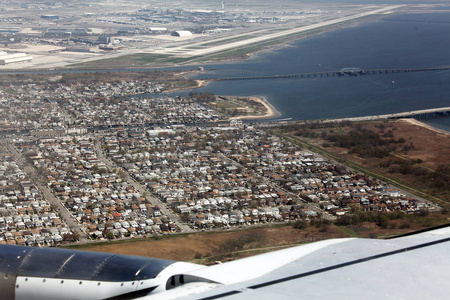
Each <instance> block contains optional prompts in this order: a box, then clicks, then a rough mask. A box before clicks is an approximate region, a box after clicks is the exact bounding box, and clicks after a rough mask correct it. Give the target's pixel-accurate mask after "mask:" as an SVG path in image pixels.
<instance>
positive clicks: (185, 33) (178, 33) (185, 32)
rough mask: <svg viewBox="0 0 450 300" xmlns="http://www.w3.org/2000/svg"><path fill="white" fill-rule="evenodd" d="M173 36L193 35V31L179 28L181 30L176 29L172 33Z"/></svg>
mask: <svg viewBox="0 0 450 300" xmlns="http://www.w3.org/2000/svg"><path fill="white" fill-rule="evenodd" d="M172 36H179V37H188V36H192V32H190V31H187V30H179V31H175V32H174V33H172Z"/></svg>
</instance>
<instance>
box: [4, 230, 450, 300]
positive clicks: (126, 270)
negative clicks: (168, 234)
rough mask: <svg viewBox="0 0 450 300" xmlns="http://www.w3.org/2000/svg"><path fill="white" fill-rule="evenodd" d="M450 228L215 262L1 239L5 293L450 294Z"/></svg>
mask: <svg viewBox="0 0 450 300" xmlns="http://www.w3.org/2000/svg"><path fill="white" fill-rule="evenodd" d="M449 242H450V229H449V228H443V229H437V230H433V231H429V232H424V233H420V234H417V235H412V236H406V237H401V238H397V239H391V240H378V239H334V240H325V241H320V242H316V243H311V244H306V245H303V246H297V247H293V248H289V249H284V250H279V251H274V252H271V253H266V254H262V255H258V256H254V257H249V258H245V259H241V260H236V261H232V262H228V263H223V264H217V265H214V266H210V267H205V266H200V265H195V264H189V263H181V262H174V261H166V260H159V259H150V258H143V257H133V256H126V255H114V254H106V253H96V252H85V251H74V250H63V249H55V248H28V247H19V246H5V245H2V246H0V294H1V295H2V297H1V299H5V300H8V299H141V300H144V299H145V300H148V299H165V300H168V299H258V300H262V299H271V300H273V299H293V298H301V299H361V298H363V299H423V298H427V299H430V298H432V299H447V298H448V295H447V294H446V293H447V285H446V284H447V281H448V278H450V254H449V253H450V243H449Z"/></svg>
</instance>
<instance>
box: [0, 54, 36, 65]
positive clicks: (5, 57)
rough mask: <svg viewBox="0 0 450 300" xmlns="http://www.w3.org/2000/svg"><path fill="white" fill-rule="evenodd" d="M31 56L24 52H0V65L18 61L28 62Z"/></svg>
mask: <svg viewBox="0 0 450 300" xmlns="http://www.w3.org/2000/svg"><path fill="white" fill-rule="evenodd" d="M32 59H33V58H32V57H31V56H29V55H27V54H26V53H11V54H8V53H6V52H0V65H8V64H12V63H19V62H29V61H31V60H32Z"/></svg>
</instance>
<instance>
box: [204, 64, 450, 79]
mask: <svg viewBox="0 0 450 300" xmlns="http://www.w3.org/2000/svg"><path fill="white" fill-rule="evenodd" d="M446 70H450V66H443V67H435V68H405V69H367V70H364V69H361V68H358V67H350V68H343V69H341V70H339V71H325V72H313V73H300V74H286V75H269V76H248V77H226V78H214V79H204V80H214V81H225V80H258V79H282V78H317V77H335V76H362V75H370V74H388V73H409V72H427V71H446Z"/></svg>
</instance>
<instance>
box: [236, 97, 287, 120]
mask: <svg viewBox="0 0 450 300" xmlns="http://www.w3.org/2000/svg"><path fill="white" fill-rule="evenodd" d="M247 98H248V99H249V100H253V101H257V102H259V103H261V104H262V105H264V107H265V108H266V109H267V112H266V113H265V114H264V115H249V116H236V117H231V118H229V120H236V119H239V120H261V119H269V118H275V117H280V116H281V113H280V112H279V111H278V110H277V109H276V108H275V107H274V106H273V105H272V104H271V103H270V102H269V101H267V99H266V98H265V97H263V96H259V97H256V96H250V97H247Z"/></svg>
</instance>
